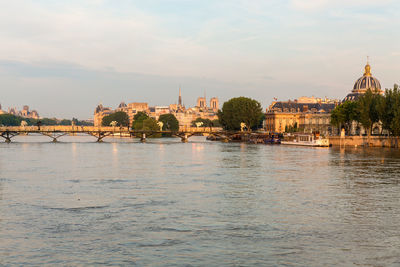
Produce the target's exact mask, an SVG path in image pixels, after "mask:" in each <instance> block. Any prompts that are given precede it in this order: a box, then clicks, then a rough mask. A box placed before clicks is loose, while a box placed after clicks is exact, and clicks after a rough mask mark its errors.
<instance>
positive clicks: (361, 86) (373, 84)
mask: <svg viewBox="0 0 400 267" xmlns="http://www.w3.org/2000/svg"><path fill="white" fill-rule="evenodd" d="M368 89H371V90H372V91H380V90H381V84H380V82H379V80H378V79H377V78H375V77H373V76H372V74H371V66H370V65H369V63H368V62H367V65H365V72H364V75H363V76H362V77H361V78H359V79H358V80H357V81H356V83H355V84H354V87H353V91H352V92H353V93H361V94H362V93H365V92H366V91H367V90H368Z"/></svg>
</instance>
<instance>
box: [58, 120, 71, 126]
mask: <svg viewBox="0 0 400 267" xmlns="http://www.w3.org/2000/svg"><path fill="white" fill-rule="evenodd" d="M71 124H72V121H71V120H67V119H63V120H61V121H60V125H71Z"/></svg>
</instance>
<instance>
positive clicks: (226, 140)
mask: <svg viewBox="0 0 400 267" xmlns="http://www.w3.org/2000/svg"><path fill="white" fill-rule="evenodd" d="M221 142H222V143H229V138H228V137H222V139H221Z"/></svg>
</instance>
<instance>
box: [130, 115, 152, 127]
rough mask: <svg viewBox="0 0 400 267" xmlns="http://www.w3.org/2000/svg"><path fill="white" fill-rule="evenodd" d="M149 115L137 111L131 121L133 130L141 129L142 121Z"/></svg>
mask: <svg viewBox="0 0 400 267" xmlns="http://www.w3.org/2000/svg"><path fill="white" fill-rule="evenodd" d="M148 118H149V116H148V115H147V114H146V113H145V112H142V111H139V112H138V113H136V114H135V116H133V123H132V129H134V130H142V129H143V121H144V120H146V119H148Z"/></svg>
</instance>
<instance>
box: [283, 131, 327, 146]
mask: <svg viewBox="0 0 400 267" xmlns="http://www.w3.org/2000/svg"><path fill="white" fill-rule="evenodd" d="M293 137H294V138H287V140H284V141H281V144H282V145H294V146H311V147H329V146H330V145H329V139H328V138H323V137H321V136H319V135H313V134H296V135H294V136H293Z"/></svg>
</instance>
